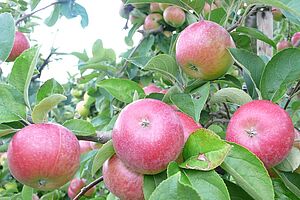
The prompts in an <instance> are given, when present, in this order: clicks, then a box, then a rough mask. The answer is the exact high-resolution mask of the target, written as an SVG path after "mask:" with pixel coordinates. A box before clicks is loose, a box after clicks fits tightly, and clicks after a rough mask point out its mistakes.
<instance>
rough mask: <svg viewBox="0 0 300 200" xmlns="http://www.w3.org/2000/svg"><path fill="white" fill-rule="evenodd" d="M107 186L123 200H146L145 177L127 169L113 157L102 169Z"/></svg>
mask: <svg viewBox="0 0 300 200" xmlns="http://www.w3.org/2000/svg"><path fill="white" fill-rule="evenodd" d="M102 174H103V181H104V184H105V186H106V187H107V188H108V189H109V191H110V192H112V193H113V194H114V195H116V196H117V197H119V198H120V199H122V200H144V194H143V179H144V177H143V175H142V174H139V173H136V172H134V171H132V170H130V169H129V168H127V167H126V166H125V165H124V164H123V162H122V161H121V160H120V159H119V158H118V157H117V156H115V155H114V156H113V157H111V158H110V159H109V160H106V161H105V163H104V164H103V168H102Z"/></svg>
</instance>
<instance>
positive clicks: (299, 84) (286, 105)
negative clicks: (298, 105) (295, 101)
mask: <svg viewBox="0 0 300 200" xmlns="http://www.w3.org/2000/svg"><path fill="white" fill-rule="evenodd" d="M299 90H300V81H299V82H298V83H297V85H296V86H295V87H294V89H293V90H292V92H291V94H290V95H289V97H288V100H287V102H286V103H285V105H284V110H286V109H287V107H288V105H289V104H290V102H291V100H292V98H293V97H294V96H293V95H294V94H295V93H296V92H298V91H299Z"/></svg>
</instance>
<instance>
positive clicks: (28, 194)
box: [22, 185, 33, 200]
mask: <svg viewBox="0 0 300 200" xmlns="http://www.w3.org/2000/svg"><path fill="white" fill-rule="evenodd" d="M32 194H33V188H31V187H29V186H26V185H24V186H23V189H22V199H23V200H32Z"/></svg>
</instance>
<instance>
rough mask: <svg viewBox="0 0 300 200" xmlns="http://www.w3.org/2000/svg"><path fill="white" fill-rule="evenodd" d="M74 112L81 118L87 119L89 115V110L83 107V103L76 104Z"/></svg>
mask: <svg viewBox="0 0 300 200" xmlns="http://www.w3.org/2000/svg"><path fill="white" fill-rule="evenodd" d="M75 110H76V112H78V113H79V115H80V116H81V117H87V116H89V114H90V109H89V107H87V106H86V105H85V102H84V101H80V102H78V103H77V105H76V109H75Z"/></svg>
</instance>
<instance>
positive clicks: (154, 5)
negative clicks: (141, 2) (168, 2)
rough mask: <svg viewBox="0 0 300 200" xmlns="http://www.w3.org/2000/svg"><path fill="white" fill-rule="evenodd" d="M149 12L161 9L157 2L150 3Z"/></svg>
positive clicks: (158, 11)
mask: <svg viewBox="0 0 300 200" xmlns="http://www.w3.org/2000/svg"><path fill="white" fill-rule="evenodd" d="M150 12H151V13H161V12H162V10H161V9H160V7H159V3H150Z"/></svg>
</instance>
